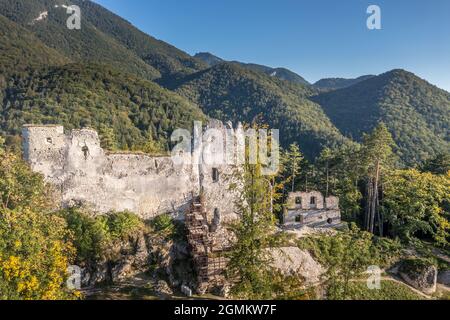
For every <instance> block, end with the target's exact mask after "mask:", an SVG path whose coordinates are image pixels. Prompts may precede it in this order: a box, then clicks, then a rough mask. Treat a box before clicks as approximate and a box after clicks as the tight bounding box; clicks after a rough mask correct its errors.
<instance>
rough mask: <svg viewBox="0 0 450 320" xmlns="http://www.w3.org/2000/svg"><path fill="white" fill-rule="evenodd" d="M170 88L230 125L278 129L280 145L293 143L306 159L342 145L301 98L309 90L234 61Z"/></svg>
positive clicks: (314, 108)
mask: <svg viewBox="0 0 450 320" xmlns="http://www.w3.org/2000/svg"><path fill="white" fill-rule="evenodd" d="M174 89H175V90H176V92H178V93H180V94H181V95H183V96H185V97H187V98H189V99H190V100H191V101H193V102H195V103H196V104H198V105H199V106H200V107H201V108H202V109H203V111H204V112H205V113H206V114H208V115H209V116H211V117H214V118H218V119H221V120H224V121H227V120H231V121H233V122H234V123H236V122H237V121H245V122H247V123H249V122H252V121H253V120H254V119H257V118H261V120H262V121H263V122H264V123H267V124H269V125H270V126H271V127H272V128H279V129H280V138H281V142H282V144H283V145H284V146H287V145H288V144H289V143H292V142H298V143H299V144H300V146H301V147H302V150H303V151H304V152H305V153H306V154H307V155H308V156H309V157H312V156H315V155H317V154H318V153H319V152H320V150H321V148H322V147H324V146H325V145H329V146H332V145H336V144H340V143H342V142H343V141H346V139H345V138H344V137H343V136H342V135H341V134H340V133H339V131H338V130H337V129H336V127H334V125H333V124H332V123H331V122H330V120H329V119H328V118H327V116H326V115H325V113H324V112H323V111H322V109H321V108H320V106H319V105H317V104H315V103H313V102H311V101H309V100H308V99H307V98H306V97H307V96H309V95H311V94H312V93H313V91H312V90H311V89H310V88H309V86H304V85H299V84H295V83H289V82H284V81H280V80H278V79H276V78H272V77H269V76H266V75H265V74H262V73H259V72H254V71H251V70H248V69H246V68H243V67H241V66H239V65H237V64H234V63H221V64H218V65H216V66H214V67H212V68H210V69H208V70H204V71H200V72H198V73H196V74H193V75H190V76H187V77H186V78H185V79H183V80H182V81H180V82H179V83H178V84H177V85H176V87H175V88H174Z"/></svg>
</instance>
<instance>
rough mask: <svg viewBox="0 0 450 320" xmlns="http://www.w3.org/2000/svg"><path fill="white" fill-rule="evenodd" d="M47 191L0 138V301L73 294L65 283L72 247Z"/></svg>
mask: <svg viewBox="0 0 450 320" xmlns="http://www.w3.org/2000/svg"><path fill="white" fill-rule="evenodd" d="M0 140H1V139H0ZM47 195H48V189H47V188H46V186H45V183H44V181H43V179H42V177H41V176H40V175H38V174H35V173H33V172H31V170H30V168H29V167H28V166H27V165H26V164H25V163H24V162H23V161H22V160H21V159H20V157H19V156H17V155H15V154H12V153H9V152H6V151H4V150H3V149H2V146H1V141H0V235H1V236H0V300H2V299H8V300H21V299H27V300H53V299H69V298H73V297H75V296H74V295H73V292H69V291H68V290H67V289H66V287H65V281H66V279H67V276H68V275H67V267H68V265H69V264H71V262H72V258H73V257H74V249H73V246H72V244H71V242H70V237H69V232H68V229H67V224H66V222H65V221H64V220H63V219H61V218H60V217H58V216H57V215H55V214H53V213H52V212H51V211H50V208H51V201H49V199H50V197H48V196H47Z"/></svg>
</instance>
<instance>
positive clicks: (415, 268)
mask: <svg viewBox="0 0 450 320" xmlns="http://www.w3.org/2000/svg"><path fill="white" fill-rule="evenodd" d="M398 273H399V275H400V276H401V277H402V279H403V280H404V281H405V282H406V283H407V284H409V285H410V286H412V287H413V288H416V289H417V290H420V291H422V292H423V293H425V294H433V293H435V292H436V288H437V274H438V271H437V268H436V267H435V266H434V265H433V264H432V263H431V262H429V261H427V260H425V259H407V260H404V261H402V262H401V264H400V266H399V269H398Z"/></svg>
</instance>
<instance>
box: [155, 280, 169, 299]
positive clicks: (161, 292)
mask: <svg viewBox="0 0 450 320" xmlns="http://www.w3.org/2000/svg"><path fill="white" fill-rule="evenodd" d="M154 290H155V292H156V293H157V294H158V296H160V297H162V298H167V297H170V296H172V295H173V291H172V289H171V288H170V287H169V285H168V284H167V282H166V281H164V280H159V281H158V282H157V283H156V285H155V287H154Z"/></svg>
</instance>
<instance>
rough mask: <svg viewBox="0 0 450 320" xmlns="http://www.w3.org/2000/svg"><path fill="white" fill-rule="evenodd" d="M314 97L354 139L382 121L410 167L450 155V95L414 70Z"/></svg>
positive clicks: (391, 74)
mask: <svg viewBox="0 0 450 320" xmlns="http://www.w3.org/2000/svg"><path fill="white" fill-rule="evenodd" d="M312 99H313V100H314V101H315V102H317V103H318V104H320V105H321V106H322V108H323V110H324V111H325V112H326V114H327V115H328V116H329V117H330V118H331V120H332V122H333V123H334V124H335V125H336V126H337V127H338V128H339V129H340V130H341V132H343V133H344V134H345V135H347V136H351V137H353V138H355V139H361V137H362V135H363V133H364V132H368V131H369V130H371V129H372V128H373V127H374V126H375V125H376V124H377V123H378V122H379V121H383V122H384V123H385V124H386V125H387V127H388V128H389V130H390V131H391V133H392V134H393V137H394V140H395V142H396V143H397V146H398V150H397V151H398V154H399V155H400V156H401V158H402V159H403V160H404V162H405V163H407V164H413V163H415V162H420V161H423V160H424V159H427V158H429V157H433V156H435V155H436V154H438V153H449V152H450V143H449V137H450V132H449V130H450V93H448V92H446V91H444V90H441V89H439V88H437V87H435V86H433V85H431V84H429V83H428V82H426V81H425V80H422V79H420V78H418V77H417V76H415V75H414V74H412V73H410V72H406V71H404V70H393V71H390V72H387V73H384V74H382V75H379V76H377V77H373V78H370V79H368V80H365V81H362V82H360V83H357V84H355V85H353V86H351V87H348V88H344V89H341V90H336V91H332V92H328V93H324V94H320V95H318V96H316V97H314V98H312Z"/></svg>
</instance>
